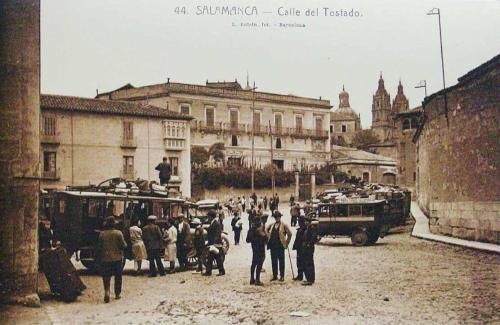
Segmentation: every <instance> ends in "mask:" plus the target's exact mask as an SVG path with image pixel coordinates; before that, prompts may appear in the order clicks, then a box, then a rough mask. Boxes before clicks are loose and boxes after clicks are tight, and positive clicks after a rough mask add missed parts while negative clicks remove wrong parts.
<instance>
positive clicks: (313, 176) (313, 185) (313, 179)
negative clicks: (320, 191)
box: [311, 172, 316, 199]
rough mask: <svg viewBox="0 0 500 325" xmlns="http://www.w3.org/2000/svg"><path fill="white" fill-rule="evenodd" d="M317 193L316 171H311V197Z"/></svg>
mask: <svg viewBox="0 0 500 325" xmlns="http://www.w3.org/2000/svg"><path fill="white" fill-rule="evenodd" d="M315 195H316V173H314V172H312V173H311V199H312V198H314V196H315Z"/></svg>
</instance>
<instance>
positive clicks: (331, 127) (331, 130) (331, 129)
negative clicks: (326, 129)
mask: <svg viewBox="0 0 500 325" xmlns="http://www.w3.org/2000/svg"><path fill="white" fill-rule="evenodd" d="M330 133H333V125H330Z"/></svg>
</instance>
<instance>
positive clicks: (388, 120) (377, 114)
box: [372, 72, 394, 142]
mask: <svg viewBox="0 0 500 325" xmlns="http://www.w3.org/2000/svg"><path fill="white" fill-rule="evenodd" d="M393 124H394V122H393V120H392V108H391V96H390V95H389V93H388V92H387V90H386V89H385V85H384V78H383V77H382V72H380V78H379V79H378V88H377V91H376V92H375V95H373V103H372V130H373V131H374V132H375V134H376V135H377V137H378V138H379V140H380V141H382V142H386V141H387V140H388V139H390V137H391V132H392V129H393V128H394V126H393Z"/></svg>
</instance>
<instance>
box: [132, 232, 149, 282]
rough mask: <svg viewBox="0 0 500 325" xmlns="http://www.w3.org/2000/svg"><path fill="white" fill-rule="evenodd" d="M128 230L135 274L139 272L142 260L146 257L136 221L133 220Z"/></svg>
mask: <svg viewBox="0 0 500 325" xmlns="http://www.w3.org/2000/svg"><path fill="white" fill-rule="evenodd" d="M129 232H130V242H131V244H132V256H133V257H134V266H135V274H140V273H141V267H142V260H146V259H148V253H147V251H146V246H145V245H144V242H143V241H142V230H141V228H139V226H138V225H137V222H135V223H134V224H133V226H132V227H130V229H129Z"/></svg>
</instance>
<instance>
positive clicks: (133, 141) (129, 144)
mask: <svg viewBox="0 0 500 325" xmlns="http://www.w3.org/2000/svg"><path fill="white" fill-rule="evenodd" d="M120 147H122V148H123V149H135V148H137V138H136V137H132V138H129V137H122V142H121V144H120Z"/></svg>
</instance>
